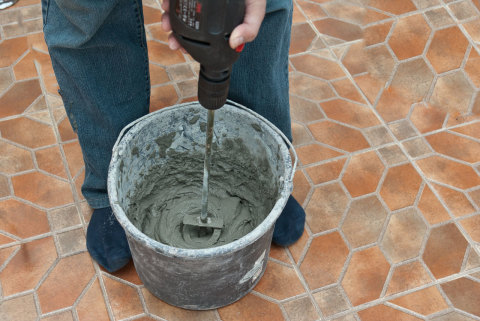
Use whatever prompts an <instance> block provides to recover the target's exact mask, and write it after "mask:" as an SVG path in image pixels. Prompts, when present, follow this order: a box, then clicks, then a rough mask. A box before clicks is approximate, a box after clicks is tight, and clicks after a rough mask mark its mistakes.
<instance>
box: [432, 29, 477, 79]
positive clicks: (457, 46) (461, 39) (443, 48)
mask: <svg viewBox="0 0 480 321" xmlns="http://www.w3.org/2000/svg"><path fill="white" fill-rule="evenodd" d="M467 47H468V40H467V39H466V38H465V36H464V35H463V33H462V32H461V31H460V29H459V28H458V27H457V26H454V27H450V28H446V29H442V30H437V31H435V34H434V36H433V40H432V42H431V44H430V48H429V49H428V52H427V58H428V60H429V61H430V63H431V64H432V66H433V68H435V71H436V72H437V73H443V72H446V71H449V70H453V69H456V68H458V67H460V64H461V63H462V60H463V57H464V55H465V51H466V50H467Z"/></svg>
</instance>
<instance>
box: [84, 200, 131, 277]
mask: <svg viewBox="0 0 480 321" xmlns="http://www.w3.org/2000/svg"><path fill="white" fill-rule="evenodd" d="M87 249H88V252H90V255H91V256H92V258H93V259H94V260H95V261H97V263H98V264H100V265H101V266H103V267H104V268H105V270H107V271H108V272H115V271H117V270H119V269H121V268H122V267H124V266H125V265H126V264H127V263H128V262H129V261H130V259H131V258H132V255H131V254H130V248H129V247H128V242H127V236H126V235H125V231H124V230H123V228H122V226H121V225H120V224H119V223H118V221H117V219H116V218H115V215H113V212H112V209H111V208H110V207H105V208H100V209H96V210H94V211H93V214H92V218H91V219H90V223H89V224H88V228H87Z"/></svg>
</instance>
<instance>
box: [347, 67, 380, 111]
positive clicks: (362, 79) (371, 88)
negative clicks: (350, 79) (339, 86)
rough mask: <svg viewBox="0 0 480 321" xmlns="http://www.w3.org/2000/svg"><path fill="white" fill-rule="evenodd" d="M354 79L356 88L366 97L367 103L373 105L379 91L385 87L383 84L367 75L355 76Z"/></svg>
mask: <svg viewBox="0 0 480 321" xmlns="http://www.w3.org/2000/svg"><path fill="white" fill-rule="evenodd" d="M354 79H355V82H356V83H357V85H358V87H359V88H360V89H361V91H362V92H363V93H364V94H365V96H366V97H367V99H368V101H369V102H370V103H372V104H373V103H375V101H376V100H377V96H378V94H379V93H380V90H381V89H382V88H383V87H384V86H385V82H384V81H381V80H379V79H376V78H375V77H373V76H372V75H370V74H368V73H367V74H363V75H361V76H356V77H355V78H354Z"/></svg>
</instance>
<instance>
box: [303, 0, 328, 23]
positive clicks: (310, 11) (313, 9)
mask: <svg viewBox="0 0 480 321" xmlns="http://www.w3.org/2000/svg"><path fill="white" fill-rule="evenodd" d="M317 2H318V1H317ZM297 3H298V4H299V6H300V7H301V8H302V10H303V12H304V13H305V15H306V16H307V17H308V18H309V19H310V20H317V19H319V18H323V17H325V16H326V14H325V12H324V11H323V10H322V7H321V6H320V4H319V3H314V2H309V1H303V0H298V1H297ZM320 3H321V2H320Z"/></svg>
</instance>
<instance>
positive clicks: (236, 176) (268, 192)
mask: <svg viewBox="0 0 480 321" xmlns="http://www.w3.org/2000/svg"><path fill="white" fill-rule="evenodd" d="M197 120H198V118H197ZM197 120H195V119H194V120H193V122H191V123H192V124H191V125H192V126H199V124H197V123H196V122H197ZM200 127H201V128H203V131H204V130H205V126H204V123H202V124H201V126H200ZM252 139H253V138H252ZM172 140H173V136H172V135H171V134H170V135H166V136H163V137H159V138H158V139H156V144H158V146H159V147H160V148H163V149H165V147H167V146H168V147H169V146H170V145H171V143H172ZM212 149H213V150H212V164H211V173H210V180H209V181H210V183H209V185H210V189H209V204H208V205H209V207H208V213H209V216H213V217H216V218H222V219H223V221H224V227H223V228H222V230H221V234H220V237H219V239H218V240H217V241H216V242H215V243H214V244H213V245H212V244H209V242H208V241H209V239H210V236H211V233H213V231H211V229H205V228H198V227H193V226H188V227H186V228H185V229H184V228H183V224H182V221H183V216H184V215H193V216H199V215H200V211H201V190H202V179H203V157H204V154H202V153H201V152H200V151H197V152H195V151H194V152H192V151H187V152H183V153H182V152H177V151H168V152H167V155H166V156H168V158H169V161H168V162H167V163H166V164H165V165H162V166H159V165H156V166H153V167H152V168H150V169H149V171H148V172H147V174H146V175H144V176H143V177H142V180H141V181H139V182H137V183H136V184H135V188H134V189H133V193H132V197H131V200H130V207H129V209H128V211H127V213H126V214H127V216H128V218H129V219H130V221H131V222H132V223H133V225H135V226H136V227H137V228H138V229H139V230H140V231H142V232H143V233H144V234H146V235H147V236H149V237H150V238H152V239H155V240H157V241H159V242H162V243H164V244H167V245H170V246H174V247H180V248H196V249H200V248H207V247H215V246H220V245H223V244H226V243H230V242H233V241H235V240H238V239H239V238H241V237H242V236H244V235H246V234H247V233H249V232H251V231H252V230H253V229H254V228H255V227H257V226H258V225H259V224H260V223H261V222H262V221H263V220H264V219H265V217H266V216H267V215H268V213H269V212H270V211H271V209H272V208H273V205H274V204H275V201H276V196H277V193H276V190H277V188H272V187H271V186H268V185H267V184H271V179H270V178H271V177H272V176H273V174H272V170H271V168H270V165H269V162H268V159H267V155H266V154H263V155H258V154H257V155H252V154H251V152H250V151H249V150H248V148H247V147H246V145H245V144H244V142H243V140H242V139H241V138H235V139H225V140H224V141H223V144H222V146H219V145H218V144H216V143H215V142H214V143H213V146H212ZM132 153H135V150H133V151H132ZM252 164H255V165H252ZM185 233H189V236H190V237H189V238H187V237H185V235H184V234H185Z"/></svg>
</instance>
